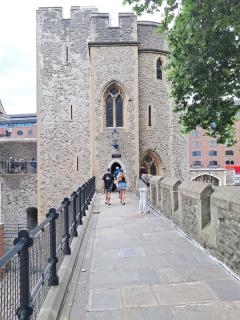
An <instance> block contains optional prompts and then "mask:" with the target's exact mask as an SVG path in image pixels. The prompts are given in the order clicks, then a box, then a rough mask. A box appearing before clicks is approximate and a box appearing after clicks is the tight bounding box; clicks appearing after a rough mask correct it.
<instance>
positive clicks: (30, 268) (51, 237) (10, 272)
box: [0, 177, 95, 320]
mask: <svg viewBox="0 0 240 320" xmlns="http://www.w3.org/2000/svg"><path fill="white" fill-rule="evenodd" d="M94 192H95V178H94V177H93V178H91V179H90V180H89V181H87V182H86V183H84V184H83V185H82V186H81V187H80V188H79V189H78V190H77V191H75V192H73V194H72V195H71V198H70V199H69V198H64V200H63V202H62V204H61V206H60V207H59V208H58V209H55V208H51V209H50V210H49V212H48V214H47V215H46V219H45V220H44V221H43V222H42V223H41V224H40V225H38V226H37V227H36V228H35V229H34V230H32V231H31V232H28V231H27V230H21V231H19V233H18V237H17V238H16V239H15V240H14V246H13V247H12V248H11V249H10V250H9V251H8V252H7V253H6V254H5V255H4V256H3V257H2V258H0V319H1V320H12V319H21V320H29V319H31V320H32V319H36V318H37V315H38V313H39V311H40V309H41V307H42V305H43V302H44V300H45V298H46V295H47V293H48V290H49V287H50V286H57V285H58V282H59V280H58V270H59V268H60V266H61V264H62V261H63V258H64V256H65V255H70V254H71V247H70V244H71V242H72V239H73V238H74V237H77V236H78V232H77V227H78V225H81V224H83V216H85V215H86V210H87V209H88V206H89V204H90V202H91V200H92V197H93V195H94Z"/></svg>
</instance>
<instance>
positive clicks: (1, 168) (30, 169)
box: [0, 160, 37, 174]
mask: <svg viewBox="0 0 240 320" xmlns="http://www.w3.org/2000/svg"><path fill="white" fill-rule="evenodd" d="M24 173H25V174H26V173H32V174H34V173H37V161H35V160H34V161H23V160H2V161H0V174H24Z"/></svg>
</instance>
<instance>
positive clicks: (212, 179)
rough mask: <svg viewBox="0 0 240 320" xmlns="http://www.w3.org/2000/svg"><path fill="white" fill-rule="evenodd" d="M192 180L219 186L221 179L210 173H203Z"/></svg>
mask: <svg viewBox="0 0 240 320" xmlns="http://www.w3.org/2000/svg"><path fill="white" fill-rule="evenodd" d="M192 181H198V182H205V183H211V184H212V185H213V186H219V185H220V181H219V179H218V178H216V177H214V176H212V175H209V174H202V175H199V176H197V177H195V178H193V179H192Z"/></svg>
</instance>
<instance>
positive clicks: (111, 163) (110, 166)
mask: <svg viewBox="0 0 240 320" xmlns="http://www.w3.org/2000/svg"><path fill="white" fill-rule="evenodd" d="M115 163H117V164H118V165H119V167H120V168H122V169H123V171H124V172H125V173H127V172H126V166H125V164H124V163H123V162H122V161H121V160H119V159H113V160H112V161H111V162H109V164H108V168H109V169H112V167H113V166H114V164H115Z"/></svg>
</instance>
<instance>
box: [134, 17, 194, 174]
mask: <svg viewBox="0 0 240 320" xmlns="http://www.w3.org/2000/svg"><path fill="white" fill-rule="evenodd" d="M138 38H139V40H140V44H139V56H138V60H139V61H138V65H139V151H140V162H141V160H142V159H143V158H144V157H145V155H146V153H147V152H148V151H150V150H152V151H154V153H155V154H156V155H157V156H158V157H159V160H160V168H159V169H160V170H159V171H160V172H159V175H162V176H167V175H173V176H177V177H180V178H185V177H187V175H188V157H187V156H186V155H188V149H187V147H188V141H187V139H186V138H185V137H184V136H182V135H181V133H180V127H179V125H178V123H177V115H176V114H175V113H174V112H173V107H174V104H173V101H172V100H171V98H170V85H169V83H168V81H167V77H166V72H165V71H164V70H163V72H162V79H157V74H156V63H157V60H158V59H159V58H160V59H161V61H162V65H163V66H165V65H166V63H167V51H166V49H167V47H166V44H165V43H164V40H163V35H162V34H161V33H158V32H157V24H156V23H149V22H145V23H144V22H138ZM149 106H151V113H152V116H151V118H152V124H151V126H149V123H148V108H149Z"/></svg>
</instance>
